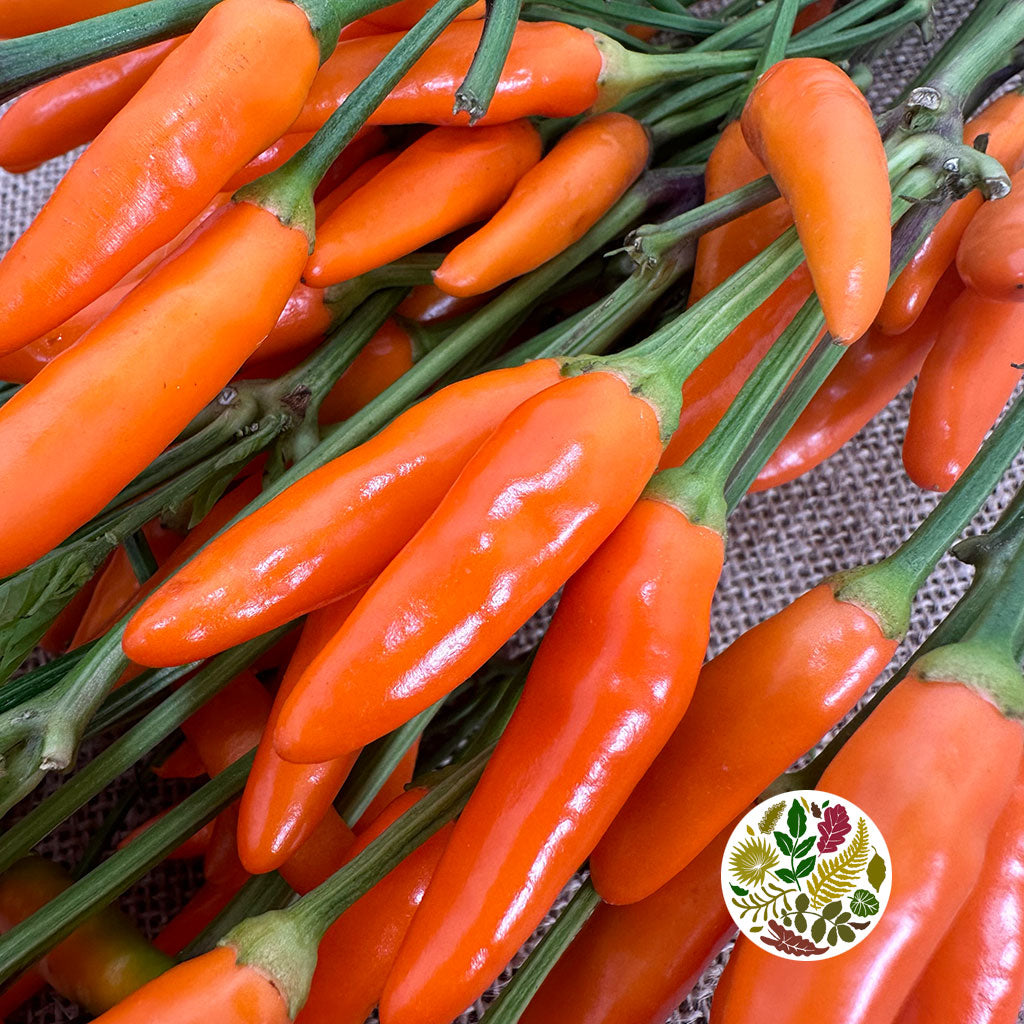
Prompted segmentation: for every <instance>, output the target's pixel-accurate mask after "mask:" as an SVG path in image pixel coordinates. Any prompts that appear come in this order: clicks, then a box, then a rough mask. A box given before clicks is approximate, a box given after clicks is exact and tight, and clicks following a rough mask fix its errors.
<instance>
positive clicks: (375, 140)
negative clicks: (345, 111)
mask: <svg viewBox="0 0 1024 1024" xmlns="http://www.w3.org/2000/svg"><path fill="white" fill-rule="evenodd" d="M389 141H390V140H389V138H388V135H387V132H386V131H384V129H383V128H368V127H363V128H361V129H360V130H359V131H358V132H357V133H356V135H355V137H354V138H353V139H352V141H351V142H350V143H349V144H348V145H347V146H346V147H345V148H344V149H343V150H342V151H341V152H340V153H339V154H338V156H337V157H336V158H335V160H334V162H333V163H332V164H331V166H330V167H328V168H327V172H326V173H325V174H324V176H323V178H321V179H320V184H319V185H317V187H316V189H315V190H314V192H313V199H314V200H315V201H316V202H318V203H319V202H320V201H321V200H322V199H323V198H324V197H326V196H328V195H330V194H331V193H332V192H333V191H334V190H335V189H336V188H337V187H338V186H339V185H340V184H341V183H342V182H343V181H345V179H346V178H348V177H350V176H351V175H352V174H354V173H355V172H356V171H357V170H359V168H360V167H362V166H363V164H365V163H366V161H367V160H369V159H370V158H371V157H374V156H376V155H377V154H378V153H379V152H380V151H381V150H383V149H387V148H388V143H389Z"/></svg>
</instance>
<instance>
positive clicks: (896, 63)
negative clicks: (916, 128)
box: [0, 0, 1024, 1024]
mask: <svg viewBox="0 0 1024 1024" xmlns="http://www.w3.org/2000/svg"><path fill="white" fill-rule="evenodd" d="M970 6H971V3H970V0H937V6H936V10H935V23H936V24H935V29H936V31H935V35H934V38H933V40H932V41H931V43H928V44H925V43H923V42H922V40H921V38H920V36H919V35H917V33H916V32H910V33H908V34H907V35H906V36H905V37H904V39H903V40H902V41H901V42H899V43H898V44H896V45H895V46H892V47H890V48H889V50H888V52H887V53H886V54H885V56H884V57H882V58H880V59H879V60H877V61H876V62H875V64H874V66H873V70H874V73H875V84H874V86H873V88H872V91H871V99H872V103H873V105H874V106H875V107H876V108H877V109H882V108H884V107H885V106H886V105H887V103H888V102H889V101H890V100H891V99H892V98H893V97H894V96H895V95H896V93H897V92H898V90H899V88H900V87H901V86H902V84H903V83H904V82H906V81H907V80H908V79H909V78H910V77H911V75H912V74H913V73H914V72H915V71H916V70H917V69H918V68H920V67H921V66H922V65H923V64H924V62H925V60H926V59H927V57H928V56H929V55H930V53H931V52H933V51H934V49H935V47H936V46H937V44H938V43H939V42H941V41H942V40H943V39H944V38H946V37H947V36H948V35H949V33H950V32H951V31H952V30H953V28H954V27H955V26H956V25H957V24H958V22H959V21H960V19H961V18H962V17H963V15H964V14H965V13H966V11H967V10H968V9H969V8H970ZM68 163H69V160H67V159H64V160H56V161H53V162H52V163H50V164H48V165H46V166H44V167H41V168H39V169H38V170H37V171H35V172H33V173H31V174H29V175H23V176H14V175H8V174H6V173H4V172H2V171H0V249H2V250H4V251H5V250H6V249H7V247H8V246H9V245H10V244H11V243H12V242H13V240H14V239H15V238H16V237H17V235H18V234H19V233H20V232H21V231H22V230H23V228H24V227H25V225H26V224H27V223H28V222H29V220H30V219H31V217H32V216H33V215H34V213H35V211H36V210H37V209H38V208H39V206H40V205H41V204H42V202H43V201H44V200H45V199H46V197H47V195H48V194H49V192H50V191H51V189H52V188H53V186H54V184H55V183H56V181H57V180H58V178H59V177H60V175H61V174H62V173H63V172H64V170H65V169H66V167H67V165H68ZM908 400H909V395H908V394H904V395H901V396H900V397H899V398H898V399H897V400H896V401H895V402H893V403H892V405H890V406H889V408H887V409H886V410H885V411H884V412H883V413H882V414H881V415H879V416H878V417H877V418H876V419H875V421H874V422H873V423H871V424H870V425H869V426H868V427H866V428H865V429H864V430H863V431H862V432H861V433H860V434H859V435H858V436H857V437H856V438H855V439H854V441H853V442H851V443H850V444H849V445H847V446H846V447H845V448H844V449H843V450H842V451H840V452H839V453H838V454H837V455H836V456H835V457H833V458H832V459H831V460H829V462H828V463H826V464H825V465H823V466H821V467H819V468H818V469H817V470H815V471H814V472H812V473H810V474H808V475H807V476H806V477H804V478H802V479H800V480H797V481H794V482H793V483H792V484H789V485H787V486H786V487H783V488H781V489H779V490H777V491H774V492H769V493H766V494H762V495H755V496H752V497H750V498H748V499H747V500H746V501H745V502H744V503H743V504H742V505H741V507H740V508H739V509H738V511H737V512H736V514H735V515H734V517H733V519H732V521H731V523H730V530H729V557H728V563H727V565H726V569H725V573H724V575H723V578H722V583H721V586H720V587H719V590H718V595H717V597H716V602H715V609H714V617H713V623H712V636H711V652H712V653H715V652H717V651H718V650H720V649H721V648H722V647H724V646H725V645H727V644H728V643H730V642H731V641H732V640H733V639H735V637H736V636H738V635H739V634H740V633H742V632H743V631H744V630H746V629H749V628H750V627H751V626H753V625H754V624H756V623H757V622H759V621H760V620H761V619H763V618H765V617H766V616H767V615H770V614H772V613H774V612H776V611H777V610H778V609H780V608H781V607H783V606H784V605H785V604H787V603H788V602H789V601H791V600H792V599H793V598H795V597H797V596H798V595H799V594H801V593H802V592H803V591H805V590H806V589H808V588H809V587H810V586H813V585H814V584H815V583H817V582H819V581H820V580H821V579H822V578H823V577H824V576H827V575H829V574H830V573H833V572H836V571H838V570H840V569H845V568H849V567H851V566H855V565H858V564H860V563H862V562H867V561H872V560H875V559H878V558H880V557H881V556H882V555H884V554H886V553H887V552H889V551H891V550H892V549H893V548H894V547H895V546H896V545H897V544H898V543H899V542H900V541H901V540H902V539H903V538H904V537H906V536H907V535H908V534H909V533H910V531H911V530H912V529H913V527H914V526H915V525H916V524H917V523H918V522H919V521H920V520H921V518H922V517H923V516H924V515H925V513H926V512H927V511H928V510H929V509H930V508H931V507H932V506H933V505H934V503H935V500H936V498H935V496H934V495H931V494H925V493H922V492H921V491H919V490H917V489H916V488H915V487H914V486H913V485H912V484H911V483H910V481H909V480H908V479H907V477H906V475H905V473H904V472H903V467H902V464H901V462H900V447H901V445H902V440H903V430H904V427H905V424H906V418H907V408H908ZM1022 482H1024V458H1018V460H1017V462H1016V463H1015V465H1014V467H1013V469H1012V471H1011V472H1010V473H1009V474H1008V476H1007V479H1006V480H1005V481H1004V483H1003V485H1002V486H1001V487H1000V488H999V489H998V491H997V493H996V494H995V495H994V497H993V498H992V499H991V500H990V501H989V503H988V505H987V506H986V508H985V509H984V511H983V513H982V514H981V515H980V516H979V517H978V520H977V522H976V523H975V525H974V527H973V530H980V529H984V528H986V527H987V526H988V525H990V524H991V523H992V521H993V520H994V519H995V517H996V515H997V514H998V512H999V510H1000V509H1002V508H1003V506H1004V505H1005V504H1006V502H1007V501H1008V499H1009V497H1010V495H1011V494H1012V493H1013V491H1014V490H1015V488H1016V487H1017V486H1019V485H1020V484H1021V483H1022ZM968 578H969V572H968V570H966V568H965V567H964V566H961V565H960V564H959V563H957V562H955V561H954V560H952V559H946V560H944V561H943V562H942V563H941V564H940V565H939V567H938V568H937V569H936V571H935V572H934V573H933V574H932V576H931V578H930V579H929V581H928V583H927V584H926V585H925V587H924V588H923V590H922V591H921V593H920V595H919V597H918V600H917V604H916V608H915V615H914V625H913V627H912V629H911V633H910V636H909V637H908V639H907V641H906V643H905V644H904V645H903V648H902V649H901V651H900V653H899V654H898V655H897V657H896V659H895V660H894V664H899V663H900V661H901V660H902V658H901V656H902V655H905V654H907V653H909V652H910V651H911V650H912V649H913V648H914V647H915V646H916V645H917V644H918V643H919V642H920V641H921V640H922V639H923V638H924V637H925V636H926V635H927V633H928V632H929V631H930V630H931V629H932V628H933V627H934V626H935V624H936V623H937V622H938V621H939V620H940V619H941V617H942V616H943V615H944V614H945V612H946V611H948V609H950V608H951V607H952V606H953V604H954V603H955V602H956V600H957V599H958V597H959V596H960V594H961V593H962V592H963V589H964V587H965V584H966V581H967V579H968ZM541 628H542V624H541V623H540V622H534V623H531V624H530V625H528V626H527V627H526V628H525V629H524V636H523V637H522V639H523V640H524V641H528V640H529V639H530V637H531V636H533V637H536V636H537V635H538V631H539V630H540V629H541ZM751 684H752V685H756V680H751ZM85 754H86V756H88V751H86V752H85ZM133 781H134V779H133V777H131V776H129V777H126V778H125V779H123V780H121V783H120V785H119V786H116V787H112V789H111V790H110V791H108V792H107V793H106V794H104V796H103V797H101V798H100V799H98V800H95V801H94V802H93V804H92V805H90V806H89V807H88V808H87V809H85V810H84V811H83V812H82V813H80V814H78V815H76V816H75V818H74V819H73V820H72V821H71V822H70V823H69V824H68V825H66V826H65V827H64V828H62V829H61V830H59V831H58V832H57V833H56V834H55V835H53V836H52V837H50V838H49V839H48V840H47V841H46V842H45V843H44V844H42V849H43V851H44V852H45V853H46V854H48V855H50V856H53V857H56V858H57V859H59V860H62V861H64V862H66V863H68V864H72V863H74V862H75V861H76V860H77V858H78V856H79V855H80V854H81V852H82V850H83V849H84V846H85V844H86V842H87V841H88V837H89V836H90V835H91V834H92V832H93V831H94V830H95V829H96V828H97V827H98V826H99V824H100V823H101V822H102V821H103V820H104V818H105V816H106V815H107V814H108V813H109V811H110V810H111V808H112V807H113V806H114V804H115V803H116V802H117V800H118V799H119V796H120V794H121V793H123V792H124V791H125V789H126V788H127V787H128V786H130V785H132V784H133ZM180 785H181V784H178V786H177V787H176V786H168V785H167V784H163V783H159V782H158V781H157V780H155V779H152V778H150V779H148V780H145V781H144V787H143V793H142V796H141V798H140V801H139V806H138V807H137V808H136V810H134V811H133V812H132V814H131V815H130V816H129V818H128V820H127V822H126V827H131V826H133V825H135V824H137V823H138V822H139V821H141V820H143V819H144V818H145V817H147V816H148V814H149V813H151V812H152V810H155V809H158V808H160V807H164V806H167V804H168V802H169V801H170V800H171V799H172V798H173V797H174V796H175V795H180V793H181V792H182V791H183V790H181V789H180V788H179V787H180ZM198 882H199V876H198V873H197V871H196V870H195V869H194V868H192V867H191V866H189V865H188V864H181V863H177V864H168V865H164V866H161V867H160V868H158V869H157V870H155V871H154V872H152V873H151V874H150V875H149V876H147V877H146V878H144V879H143V880H142V882H140V883H139V884H138V885H137V886H135V887H134V888H133V889H132V890H131V891H130V892H129V893H127V894H126V895H125V897H124V898H123V899H122V900H121V905H122V906H123V908H124V909H125V910H126V911H127V912H128V913H129V914H131V915H132V916H133V917H134V918H135V919H136V920H137V921H138V922H139V924H140V926H141V927H142V928H143V929H144V930H145V931H146V932H147V933H149V934H154V933H155V932H156V931H157V930H158V929H159V927H160V925H161V924H162V923H163V922H164V921H165V920H166V919H167V918H168V917H169V916H171V915H173V914H174V913H175V912H176V911H177V910H178V909H179V908H180V907H181V906H182V904H183V903H184V901H185V900H186V899H187V898H188V896H189V894H190V893H191V892H192V891H193V890H194V888H195V887H196V885H197V884H198ZM576 885H578V882H575V881H574V882H573V883H572V885H571V886H570V887H569V888H568V889H567V892H566V894H565V896H564V897H563V900H564V899H565V898H567V897H568V895H570V894H571V892H572V891H573V890H574V889H575V887H576ZM545 924H547V922H545ZM542 932H543V926H542V928H541V929H540V930H539V931H538V935H537V936H535V937H534V939H533V940H532V941H531V942H530V943H528V945H527V947H526V949H529V948H530V947H532V946H533V945H534V944H535V942H536V940H537V938H538V937H539V935H540V934H541V933H542ZM526 949H524V951H523V952H522V953H520V954H519V956H518V957H517V958H516V961H515V963H516V964H518V963H519V962H520V961H521V959H522V957H523V956H524V955H525V952H526ZM727 956H728V952H726V953H723V955H722V956H721V957H719V959H718V961H717V962H716V963H715V964H713V965H712V966H711V967H710V968H709V969H708V971H707V972H706V973H705V975H704V977H703V978H702V979H701V981H700V982H699V983H698V985H697V986H696V988H695V989H694V991H693V992H692V993H691V995H690V996H689V998H688V999H687V1000H686V1002H685V1003H684V1004H683V1005H682V1007H680V1009H679V1011H678V1012H677V1013H676V1014H675V1015H674V1016H673V1017H672V1019H671V1024H699V1022H704V1021H706V1020H707V1019H708V1012H709V1006H710V1002H711V995H712V993H713V990H714V985H715V982H716V980H717V978H718V975H719V973H720V972H721V969H722V966H723V964H724V962H725V960H726V958H727ZM509 974H510V972H508V971H506V973H505V975H503V977H502V978H501V979H499V981H498V982H497V984H496V986H495V989H494V990H493V991H492V992H490V993H488V994H487V996H485V997H484V999H482V1000H481V1001H480V1003H479V1004H478V1005H477V1006H475V1007H474V1008H473V1009H471V1010H470V1011H469V1012H468V1013H467V1014H466V1015H465V1016H464V1017H462V1018H460V1021H461V1022H465V1024H470V1022H473V1021H476V1020H478V1019H479V1015H480V1013H481V1012H482V1010H483V1007H484V1006H485V1005H486V1003H487V1002H488V1001H489V1000H490V999H491V998H493V995H494V991H497V989H498V988H500V986H501V984H502V983H503V982H504V981H505V980H507V978H508V976H509ZM83 1019H85V1015H84V1014H80V1013H79V1011H78V1010H77V1009H76V1008H75V1007H74V1006H72V1005H71V1004H69V1003H67V1002H65V1001H64V1000H61V999H59V998H56V997H54V996H52V995H49V994H47V995H45V996H40V997H39V998H38V999H36V1000H35V1001H33V1002H32V1003H31V1004H30V1006H28V1007H27V1008H26V1010H25V1011H24V1012H22V1013H21V1014H18V1015H16V1016H13V1017H11V1018H9V1020H10V1021H11V1022H12V1024H57V1022H63V1021H78V1020H83ZM1021 1020H1022V1021H1024V1015H1022V1017H1021Z"/></svg>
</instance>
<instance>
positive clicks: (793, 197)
mask: <svg viewBox="0 0 1024 1024" xmlns="http://www.w3.org/2000/svg"><path fill="white" fill-rule="evenodd" d="M740 123H741V125H742V128H743V135H744V137H745V138H746V140H747V144H748V145H749V146H750V148H751V150H752V151H753V153H754V154H755V156H757V157H758V158H759V159H760V160H761V162H762V163H763V164H764V165H765V167H767V168H768V171H769V173H770V174H771V176H772V178H773V179H774V181H775V183H776V184H777V185H778V187H779V191H780V192H781V193H782V196H783V198H784V199H785V200H786V201H787V203H788V204H789V207H790V209H791V210H792V212H793V218H794V220H795V221H796V228H797V232H798V234H799V235H800V242H801V244H802V245H803V247H804V252H806V253H807V264H808V266H809V267H810V271H811V277H812V278H813V280H814V288H815V291H816V292H817V293H818V298H819V299H820V301H821V307H822V309H823V310H824V313H825V323H826V324H827V325H828V329H829V331H830V332H831V334H832V336H833V338H835V339H836V340H837V341H842V342H849V341H854V340H855V339H856V338H859V337H860V336H861V335H862V334H863V333H864V332H865V331H866V330H867V329H868V327H869V326H870V324H871V321H872V320H874V318H875V315H876V314H877V313H878V310H879V307H880V306H881V304H882V299H884V298H885V292H886V288H887V287H888V283H889V248H890V240H891V230H890V226H889V215H890V206H891V196H890V193H889V170H888V164H887V161H886V155H885V148H884V146H883V144H882V137H881V136H880V135H879V134H878V128H877V126H876V125H875V122H874V117H873V115H872V113H871V108H870V107H869V106H868V103H867V100H865V99H864V96H863V95H862V94H861V91H860V90H859V89H858V88H857V86H856V85H855V84H854V83H853V82H852V81H851V80H850V78H849V77H848V76H847V75H846V74H845V73H844V72H843V71H842V70H840V68H838V67H837V66H836V65H835V64H832V63H830V62H829V61H827V60H820V59H818V58H816V57H797V58H791V59H789V60H783V61H780V62H779V63H778V64H776V65H774V66H773V67H771V68H769V69H768V70H767V71H766V72H765V73H764V74H763V75H762V76H761V77H760V78H759V79H758V81H757V85H755V86H754V89H753V91H752V92H751V94H750V96H749V98H748V99H747V102H746V105H745V106H744V108H743V115H742V117H741V119H740Z"/></svg>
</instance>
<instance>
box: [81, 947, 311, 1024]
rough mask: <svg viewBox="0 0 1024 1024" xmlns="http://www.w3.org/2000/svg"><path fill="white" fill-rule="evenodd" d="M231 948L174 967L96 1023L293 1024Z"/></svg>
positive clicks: (272, 991) (274, 994)
mask: <svg viewBox="0 0 1024 1024" xmlns="http://www.w3.org/2000/svg"><path fill="white" fill-rule="evenodd" d="M236 955H237V954H236V951H235V950H234V949H232V948H231V947H230V946H219V947H218V948H217V949H214V950H212V951H211V952H209V953H204V954H203V955H202V956H198V957H196V958H195V959H194V960H186V961H185V963H183V964H179V965H178V966H177V967H173V968H171V970H169V971H167V973H166V974H162V975H161V976H160V977H159V978H156V979H155V980H153V981H151V982H149V984H148V985H143V987H142V988H140V989H139V990H138V991H137V992H134V993H133V994H132V995H130V996H129V997H128V998H127V999H125V1000H124V1001H123V1002H120V1003H118V1005H117V1006H115V1007H114V1008H113V1009H112V1010H108V1011H107V1012H106V1013H104V1014H103V1015H102V1016H101V1017H98V1018H97V1021H98V1022H99V1021H102V1024H208V1022H209V1021H210V1020H211V1019H214V1020H216V1021H217V1022H218V1024H290V1021H291V1015H290V1014H289V1013H288V1008H287V1007H286V1005H285V1002H284V999H283V997H282V996H281V993H280V992H278V990H277V989H276V988H275V987H274V985H273V984H272V983H271V982H270V981H269V980H268V979H267V978H266V977H265V976H264V975H263V974H261V973H260V972H259V971H258V970H257V969H256V968H254V967H248V966H246V965H244V964H240V963H238V962H237V961H236Z"/></svg>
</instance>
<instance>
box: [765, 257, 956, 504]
mask: <svg viewBox="0 0 1024 1024" xmlns="http://www.w3.org/2000/svg"><path fill="white" fill-rule="evenodd" d="M962 291H963V285H962V284H961V283H960V279H959V277H958V276H957V274H956V271H955V270H950V271H947V272H946V276H945V278H944V280H943V281H942V282H940V283H939V286H938V287H937V288H936V289H935V291H934V292H933V293H932V297H931V299H929V301H928V306H927V307H926V308H925V312H924V314H923V315H922V316H921V317H920V318H919V319H918V320H917V321H916V322H915V323H914V325H913V326H912V327H910V328H909V329H908V330H906V331H905V332H904V333H903V334H900V335H897V336H896V337H892V336H890V335H886V334H882V333H881V331H879V330H878V328H877V327H873V328H872V329H871V330H870V331H868V333H867V334H866V335H865V336H864V337H863V338H861V339H860V341H858V342H857V344H856V345H853V346H851V347H850V349H849V351H848V352H846V354H845V355H844V356H843V358H842V359H841V360H840V361H839V365H838V366H836V368H835V369H834V370H833V371H832V372H831V373H830V374H829V375H828V378H827V379H826V381H825V383H824V384H823V385H822V386H821V387H820V388H819V389H818V391H817V392H816V393H815V395H814V397H813V398H812V399H811V401H810V402H809V403H808V405H807V407H806V408H805V409H804V411H803V412H802V413H801V414H800V418H799V419H798V420H797V421H796V423H794V424H793V426H792V427H791V428H790V431H789V433H788V434H787V435H786V437H785V439H784V440H783V442H782V443H781V444H780V445H779V447H778V448H777V449H776V451H775V453H774V454H773V455H772V457H771V458H770V459H769V460H768V462H767V463H766V464H765V467H764V469H762V470H761V472H760V474H759V475H758V477H757V480H756V481H755V482H754V484H753V486H752V487H751V488H750V489H751V490H752V491H763V490H766V489H767V488H769V487H778V486H780V485H781V484H784V483H788V482H789V481H790V480H795V479H796V478H797V477H798V476H802V475H803V474H804V473H806V472H808V471H809V470H811V469H813V468H814V467H815V466H817V465H819V464H820V463H822V462H824V461H825V459H827V458H828V457H829V456H830V455H833V454H835V452H837V451H838V450H839V449H840V448H841V447H842V446H843V445H844V444H846V442H847V441H849V440H850V438H852V437H853V436H854V434H856V433H857V431H858V430H860V429H861V428H862V427H863V426H865V425H866V424H867V423H868V422H869V421H870V420H871V419H872V418H873V417H874V416H875V415H877V414H878V413H879V412H881V410H882V409H884V408H885V406H886V405H888V404H889V402H891V401H892V400H893V399H894V398H895V397H896V396H897V395H898V394H899V393H900V392H901V391H902V390H903V389H904V388H905V387H906V386H907V385H908V384H909V383H910V382H911V381H912V380H913V379H914V377H915V376H916V375H917V373H918V372H919V371H920V369H921V366H922V364H923V363H924V360H925V357H926V356H927V355H928V352H929V351H930V350H931V348H932V345H934V344H935V339H936V338H937V337H938V335H939V332H940V330H941V329H942V324H943V323H944V321H945V319H946V317H947V315H948V314H949V307H950V305H951V304H952V302H953V301H954V300H955V299H956V297H957V296H958V295H959V294H960V292H962Z"/></svg>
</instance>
